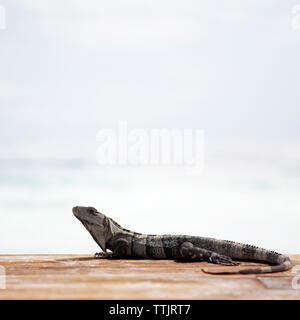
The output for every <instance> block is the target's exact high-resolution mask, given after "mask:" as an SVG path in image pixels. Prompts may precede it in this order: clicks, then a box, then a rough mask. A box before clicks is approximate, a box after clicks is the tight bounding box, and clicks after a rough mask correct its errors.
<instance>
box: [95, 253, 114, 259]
mask: <svg viewBox="0 0 300 320" xmlns="http://www.w3.org/2000/svg"><path fill="white" fill-rule="evenodd" d="M112 256H113V255H112V253H110V252H96V253H95V255H94V258H95V259H99V258H112Z"/></svg>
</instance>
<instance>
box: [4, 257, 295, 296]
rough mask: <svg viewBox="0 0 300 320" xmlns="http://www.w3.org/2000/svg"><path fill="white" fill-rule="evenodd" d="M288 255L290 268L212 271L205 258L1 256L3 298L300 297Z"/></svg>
mask: <svg viewBox="0 0 300 320" xmlns="http://www.w3.org/2000/svg"><path fill="white" fill-rule="evenodd" d="M290 257H291V259H292V262H293V265H294V268H293V269H292V270H289V271H286V272H281V273H274V274H265V275H209V274H206V273H203V272H202V271H201V269H202V268H203V267H209V266H210V267H211V266H212V265H211V264H208V263H205V262H201V263H199V262H192V263H181V262H175V261H168V260H105V259H94V258H93V256H91V255H0V271H2V273H3V271H4V270H5V278H6V289H0V299H300V255H293V256H290ZM243 264H244V265H245V264H247V265H254V263H246V262H245V263H243ZM297 265H299V268H298V267H297ZM3 267H4V268H3ZM220 267H221V266H220ZM1 279H2V280H3V279H4V275H3V274H2V276H1V273H0V280H1ZM293 283H294V288H293V286H292V284H293ZM0 285H1V283H0ZM2 285H3V282H2ZM298 287H299V289H297V288H298Z"/></svg>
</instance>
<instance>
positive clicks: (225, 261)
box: [209, 253, 239, 266]
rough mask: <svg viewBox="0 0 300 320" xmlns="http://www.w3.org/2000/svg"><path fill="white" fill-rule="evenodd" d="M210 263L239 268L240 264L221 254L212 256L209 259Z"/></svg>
mask: <svg viewBox="0 0 300 320" xmlns="http://www.w3.org/2000/svg"><path fill="white" fill-rule="evenodd" d="M209 260H210V262H212V263H216V264H221V265H223V266H237V265H239V263H238V262H234V261H232V260H231V258H230V257H227V256H223V255H220V254H216V253H215V254H212V255H211V256H210V258H209Z"/></svg>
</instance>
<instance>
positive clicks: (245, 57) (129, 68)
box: [0, 0, 300, 156]
mask: <svg viewBox="0 0 300 320" xmlns="http://www.w3.org/2000/svg"><path fill="white" fill-rule="evenodd" d="M0 5H2V6H4V8H5V10H6V29H5V30H1V31H0V110H1V118H0V137H1V138H0V139H1V142H2V143H4V144H5V145H8V146H7V148H8V149H7V148H6V149H5V150H4V149H2V150H1V155H4V156H7V155H8V152H9V150H10V151H11V152H12V156H13V155H14V152H15V150H13V149H12V143H13V144H14V145H16V144H17V145H18V146H19V145H20V144H22V145H24V144H25V145H26V144H30V143H31V144H33V143H38V142H41V141H43V144H47V146H49V150H53V149H55V146H56V145H57V143H58V142H60V141H63V143H70V144H71V143H74V140H76V143H77V144H80V145H81V144H82V145H83V144H84V141H87V140H89V141H92V140H93V141H94V139H95V135H96V132H97V131H98V130H99V129H101V128H103V127H113V126H115V125H116V123H117V121H119V120H126V121H127V122H128V125H129V126H130V125H131V126H132V127H142V128H153V127H158V128H168V127H171V128H176V127H179V128H200V129H204V130H205V132H206V136H207V137H214V138H218V139H222V138H226V137H230V138H232V137H234V138H236V137H240V138H241V139H243V137H253V138H257V137H259V138H264V137H266V138H288V139H289V138H292V139H294V138H296V139H297V138H299V134H300V126H299V118H300V117H299V116H300V111H299V110H300V109H299V100H300V99H299V96H300V90H299V82H300V81H299V77H300V73H299V64H300V62H299V54H300V29H293V28H292V19H295V18H297V16H296V15H295V14H294V13H293V12H292V10H293V8H294V6H295V5H297V1H278V0H273V1H269V0H264V1H253V0H252V1H250V0H247V1H235V0H228V1H222V2H221V1H193V0H188V1H185V2H184V4H183V3H182V1H169V0H167V1H131V0H130V1H114V2H107V1H105V2H104V1H94V0H87V1H78V0H73V1H67V0H63V1H53V0H52V1H50V0H44V1H33V0H18V1H17V0H9V1H3V0H2V1H1V2H0ZM16 148H17V147H16ZM37 153H38V149H37V150H32V154H37ZM49 153H50V154H51V151H49Z"/></svg>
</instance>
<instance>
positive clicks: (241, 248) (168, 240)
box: [73, 207, 291, 274]
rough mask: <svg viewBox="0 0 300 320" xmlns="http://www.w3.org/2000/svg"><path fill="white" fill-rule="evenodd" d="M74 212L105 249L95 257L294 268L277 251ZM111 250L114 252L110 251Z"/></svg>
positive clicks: (217, 270) (263, 269) (272, 269)
mask: <svg viewBox="0 0 300 320" xmlns="http://www.w3.org/2000/svg"><path fill="white" fill-rule="evenodd" d="M73 213H74V215H75V217H76V218H78V219H79V220H80V221H81V222H82V224H83V225H84V226H85V228H86V229H87V230H88V231H89V233H90V234H91V235H92V237H93V238H94V240H95V241H96V242H97V244H98V245H99V246H100V247H101V249H102V250H103V252H101V253H96V255H95V257H103V258H126V257H127V258H128V257H132V258H145V259H147V258H148V259H172V260H182V261H208V262H212V263H216V264H221V265H226V266H235V265H238V263H237V262H235V261H233V260H232V259H234V260H235V259H238V260H248V261H249V260H250V261H258V262H264V263H269V264H271V265H269V266H259V267H254V268H246V269H242V270H239V269H240V268H237V269H235V268H229V271H228V269H226V268H225V270H222V269H223V268H215V269H213V270H212V269H211V268H208V269H203V271H205V272H207V273H214V274H219V273H223V274H224V273H230V274H232V273H234V274H250V273H252V274H255V273H269V272H278V271H284V270H288V269H290V268H291V261H290V259H289V258H288V257H287V256H284V255H282V254H280V253H276V252H274V251H269V250H266V249H262V248H258V247H255V246H251V245H247V244H242V243H238V242H233V241H227V240H217V239H214V238H206V237H197V236H186V235H150V234H148V235H146V234H142V233H137V232H133V231H130V230H128V229H125V228H123V227H121V226H120V225H119V224H118V223H117V222H115V221H114V220H113V219H111V218H109V217H107V216H105V215H104V214H102V213H100V212H98V211H97V210H96V209H95V208H93V207H74V208H73ZM107 249H109V250H110V251H111V252H107Z"/></svg>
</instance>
